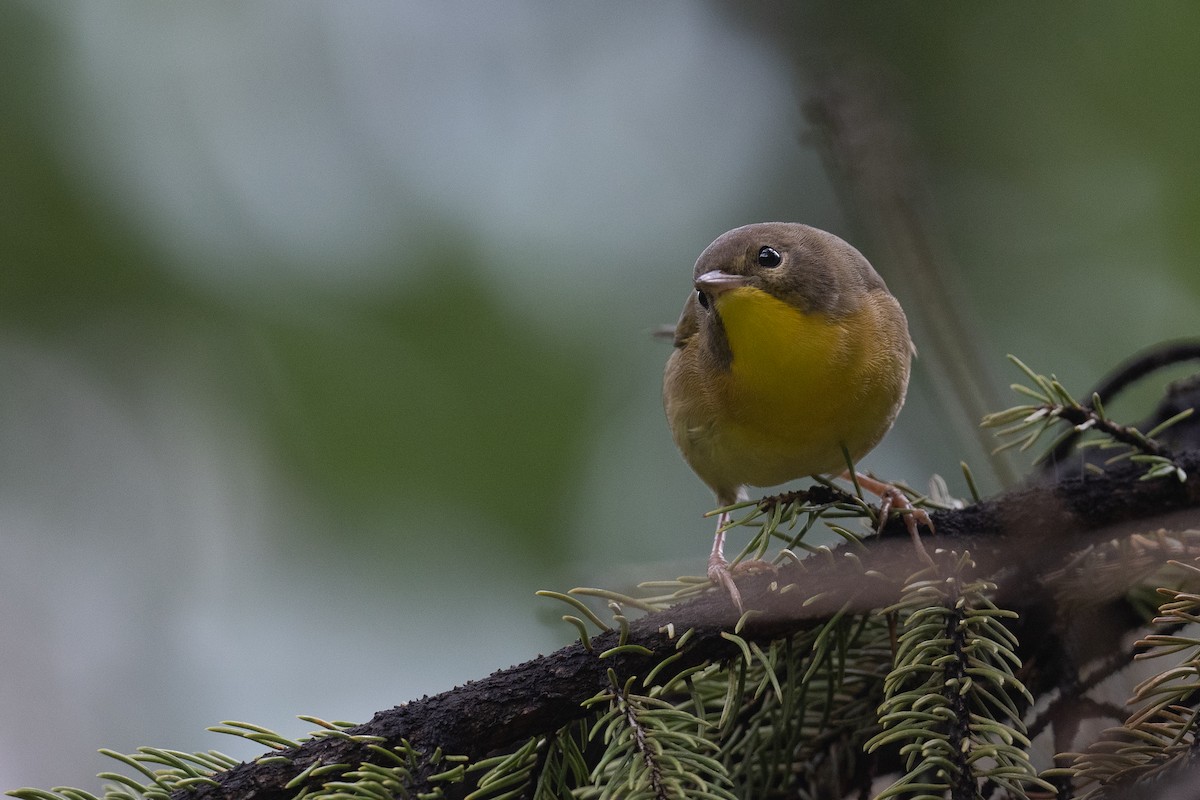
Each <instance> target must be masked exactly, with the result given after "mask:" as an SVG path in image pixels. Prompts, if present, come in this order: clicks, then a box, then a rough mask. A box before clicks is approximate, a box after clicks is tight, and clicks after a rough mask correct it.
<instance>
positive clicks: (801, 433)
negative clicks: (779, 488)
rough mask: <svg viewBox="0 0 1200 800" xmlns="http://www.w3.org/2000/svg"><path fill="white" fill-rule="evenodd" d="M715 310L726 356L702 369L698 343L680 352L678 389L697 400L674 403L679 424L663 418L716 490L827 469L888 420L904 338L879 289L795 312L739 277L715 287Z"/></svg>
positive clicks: (906, 356)
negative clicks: (842, 307) (848, 305)
mask: <svg viewBox="0 0 1200 800" xmlns="http://www.w3.org/2000/svg"><path fill="white" fill-rule="evenodd" d="M715 310H716V311H717V313H718V314H719V315H720V319H721V324H722V326H723V328H724V332H725V337H726V339H727V340H728V343H729V349H730V351H731V352H732V360H731V361H730V362H729V364H728V367H727V369H714V365H713V364H711V363H706V360H705V358H703V356H702V355H701V354H700V353H698V352H694V353H693V354H691V356H690V357H689V356H688V355H687V354H686V353H685V354H683V358H684V360H685V361H687V362H690V363H687V364H681V369H682V370H683V371H685V372H691V373H692V374H691V375H690V377H689V378H688V379H687V380H686V381H685V384H687V385H690V386H691V387H692V388H689V389H684V391H688V392H691V393H693V394H696V395H698V396H699V397H700V400H699V402H691V403H685V404H684V405H685V406H686V407H682V406H681V407H680V408H679V410H678V412H677V413H679V414H680V415H681V417H682V418H684V419H685V420H686V422H685V424H684V425H683V426H682V427H683V430H680V429H679V428H678V427H677V426H676V425H675V424H674V423H673V425H672V427H673V428H674V429H676V430H675V432H676V441H677V442H678V443H679V445H680V448H681V449H682V450H683V452H684V456H685V457H686V458H687V459H688V461H689V463H691V465H692V468H693V469H695V470H696V472H697V474H699V475H700V477H701V478H703V479H704V480H705V482H706V483H708V484H709V485H710V486H711V487H713V488H714V490H716V491H717V494H718V496H721V495H725V496H726V497H728V496H729V494H730V492H731V491H736V487H738V486H742V485H753V486H773V485H775V484H779V483H783V482H785V481H788V480H792V479H794V478H799V477H806V476H809V475H817V474H824V473H839V472H841V471H842V470H843V469H844V468H845V456H844V455H843V449H844V450H845V451H846V452H847V453H848V454H849V456H850V457H851V458H852V459H858V458H860V457H861V456H863V455H865V454H866V453H867V452H868V451H869V450H870V449H871V448H872V447H874V446H875V445H876V444H877V443H878V442H879V440H880V439H881V438H882V437H883V435H884V434H885V433H886V432H887V430H888V428H890V427H891V424H892V421H893V420H894V419H895V417H896V413H897V412H898V411H899V410H900V406H901V405H902V403H903V401H904V392H905V389H906V387H907V384H908V368H909V360H910V357H911V344H910V340H909V338H908V332H907V325H906V323H905V321H904V316H903V312H902V311H900V307H899V304H897V303H896V301H895V299H894V298H893V297H892V296H891V295H890V294H888V293H887V292H886V291H877V292H871V293H870V294H868V295H867V297H866V299H865V300H864V302H863V303H862V304H861V306H860V307H859V308H858V309H857V310H855V311H853V312H851V313H849V314H845V315H841V316H837V317H834V316H825V315H820V314H805V313H803V312H801V311H800V310H799V309H797V308H795V307H793V306H791V305H789V304H787V303H784V302H782V301H781V300H778V299H776V298H775V297H773V296H772V295H770V294H767V293H766V292H763V291H761V290H758V289H754V288H750V287H742V288H738V289H733V290H731V291H728V292H725V293H724V294H722V295H720V296H719V297H718V298H716V300H715ZM693 344H695V343H693ZM680 385H681V386H683V385H684V384H680ZM677 391H678V390H677ZM680 434H683V435H682V437H681V435H680Z"/></svg>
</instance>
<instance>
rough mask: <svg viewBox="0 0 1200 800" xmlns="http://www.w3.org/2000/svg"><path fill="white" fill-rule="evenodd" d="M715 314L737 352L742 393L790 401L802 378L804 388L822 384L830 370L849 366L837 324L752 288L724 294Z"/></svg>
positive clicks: (736, 377) (734, 372)
mask: <svg viewBox="0 0 1200 800" xmlns="http://www.w3.org/2000/svg"><path fill="white" fill-rule="evenodd" d="M716 308H717V313H719V314H720V315H721V324H722V325H723V326H724V328H725V337H726V339H727V340H728V341H729V347H730V350H732V352H733V363H732V365H731V369H732V376H733V380H734V383H735V384H737V386H738V391H739V393H741V392H746V393H750V394H754V395H761V396H763V397H765V398H771V397H779V396H780V395H789V394H793V393H795V392H796V391H797V389H798V388H799V387H798V386H797V376H801V377H803V378H804V379H805V380H804V381H803V383H810V384H811V383H819V378H820V377H821V376H822V375H824V374H825V373H827V372H830V371H831V365H838V366H839V367H840V368H843V369H844V368H845V367H846V366H847V364H846V359H847V357H849V356H850V353H849V352H848V350H850V349H851V348H848V347H847V344H848V343H847V341H846V337H845V336H844V335H843V334H844V330H843V325H842V324H841V323H840V322H838V321H834V320H831V319H830V318H828V317H826V316H824V315H820V314H805V313H804V312H803V311H801V310H800V309H798V308H796V307H794V306H791V305H789V304H787V303H785V302H783V301H782V300H779V299H777V298H775V297H773V296H772V295H770V294H767V293H766V292H764V291H762V290H761V289H755V288H752V287H749V286H743V287H740V288H737V289H733V290H731V291H728V292H726V293H724V294H722V295H721V296H720V297H718V298H717V299H716ZM825 393H826V392H822V394H825Z"/></svg>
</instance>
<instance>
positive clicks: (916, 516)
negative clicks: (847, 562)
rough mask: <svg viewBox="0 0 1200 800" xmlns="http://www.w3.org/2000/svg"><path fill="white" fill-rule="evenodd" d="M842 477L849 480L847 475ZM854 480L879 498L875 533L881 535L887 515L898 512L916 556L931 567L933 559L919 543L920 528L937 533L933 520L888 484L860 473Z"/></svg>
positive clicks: (922, 544) (923, 510) (902, 493)
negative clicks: (877, 523) (877, 522)
mask: <svg viewBox="0 0 1200 800" xmlns="http://www.w3.org/2000/svg"><path fill="white" fill-rule="evenodd" d="M842 477H844V478H846V479H847V480H849V473H847V474H846V475H843V476H842ZM855 478H856V479H857V480H858V485H859V486H861V487H863V488H864V489H866V490H867V491H868V492H870V493H872V494H874V495H877V496H878V497H879V528H878V530H876V533H883V526H884V525H886V524H887V521H888V515H889V514H891V513H892V511H898V512H900V514H901V516H903V517H904V527H905V528H907V529H908V535H909V536H910V537H911V538H912V541H913V546H914V547H915V548H916V550H917V556H918V557H920V559H921V560H922V561H924V562H925V563H926V564H929V565H930V566H932V565H933V558H932V557H931V556H930V555H929V551H927V550H926V549H925V545H924V543H922V542H921V528H920V526H921V525H924V526H925V527H926V528H929V532H930V533H937V530H936V529H935V528H934V527H933V520H932V519H931V518H930V517H929V514H928V513H927V512H926V511H925V509H923V508H917V507H916V506H914V505H913V504H912V501H910V500H909V499H908V496H907V495H906V494H904V492H902V491H900V490H899V489H897V488H896V487H895V486H892V485H891V484H890V483H884V482H883V481H879V480H876V479H875V478H872V477H870V476H867V475H863V474H861V473H856V474H855Z"/></svg>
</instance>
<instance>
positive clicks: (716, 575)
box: [708, 511, 744, 614]
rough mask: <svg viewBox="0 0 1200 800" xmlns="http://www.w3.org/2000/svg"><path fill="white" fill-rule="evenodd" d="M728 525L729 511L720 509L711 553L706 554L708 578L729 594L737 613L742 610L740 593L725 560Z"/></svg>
mask: <svg viewBox="0 0 1200 800" xmlns="http://www.w3.org/2000/svg"><path fill="white" fill-rule="evenodd" d="M728 526H729V512H728V511H722V512H721V514H720V515H719V516H718V517H717V532H716V534H715V535H714V536H713V548H712V553H710V554H709V556H708V579H709V580H710V581H712V582H713V583H715V584H716V585H717V586H720V587H721V588H722V589H724V590H725V593H726V594H728V595H729V599H730V600H732V601H733V604H734V605H735V606H737V610H738V613H739V614H741V613H742V612H743V610H744V609H743V608H742V595H741V593H740V592H738V588H737V584H736V583H734V582H733V573H732V572H731V571H730V569H729V562H728V561H726V560H725V528H727V527H728Z"/></svg>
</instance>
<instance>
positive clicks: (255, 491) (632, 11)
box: [0, 0, 1200, 789]
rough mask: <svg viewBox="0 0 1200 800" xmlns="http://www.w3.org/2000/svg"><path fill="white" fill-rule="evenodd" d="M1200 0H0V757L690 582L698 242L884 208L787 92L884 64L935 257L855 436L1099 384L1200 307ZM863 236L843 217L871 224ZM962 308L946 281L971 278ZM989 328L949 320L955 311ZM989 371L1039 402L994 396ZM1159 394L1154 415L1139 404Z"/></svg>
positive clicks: (271, 711)
mask: <svg viewBox="0 0 1200 800" xmlns="http://www.w3.org/2000/svg"><path fill="white" fill-rule="evenodd" d="M1198 30H1200V6H1194V5H1189V4H1151V5H1140V6H1138V7H1136V8H1135V7H1133V6H1131V5H1129V4H1125V3H1095V2H1088V3H1082V2H1079V3H1061V4H1055V5H1054V6H1052V7H1049V8H1047V7H1044V6H1043V4H1041V3H1037V2H1015V3H1005V4H1001V5H998V6H989V5H984V4H960V3H954V2H920V3H916V2H914V3H899V4H879V3H860V4H844V3H840V2H828V3H808V4H797V5H780V6H778V7H776V8H774V9H772V8H770V7H756V8H755V9H754V10H753V12H750V13H747V12H745V11H744V10H743V7H742V5H741V4H736V3H717V2H713V3H681V2H672V3H658V4H653V5H646V4H572V5H569V6H567V5H563V4H560V3H554V2H549V1H548V0H547V1H544V2H516V1H515V0H513V1H509V2H502V3H486V4H485V3H466V2H450V3H441V2H438V3H433V2H430V3H407V2H401V3H354V4H335V3H314V2H305V3H283V2H254V3H247V4H228V3H221V4H217V3H205V4H161V3H154V2H149V1H148V0H136V1H133V0H129V1H125V2H115V1H109V0H99V1H98V2H87V3H83V2H50V3H47V2H40V0H39V1H38V2H34V1H33V0H8V1H7V2H5V3H3V4H0V65H2V67H3V74H4V80H3V81H0V109H3V113H2V115H0V636H2V639H0V642H2V643H0V676H2V677H0V719H2V720H3V721H4V723H5V724H4V725H3V726H2V728H0V787H3V788H11V787H15V786H19V785H34V786H50V785H62V784H68V785H82V786H84V787H87V788H92V789H95V788H96V784H97V782H96V781H95V780H94V778H93V777H92V776H93V775H94V774H95V772H96V771H97V770H99V769H104V768H108V765H107V764H106V763H105V762H104V761H103V759H101V758H100V757H99V756H98V755H96V754H95V750H96V749H97V748H99V747H111V748H114V749H118V750H126V751H128V750H131V749H133V748H135V747H137V746H138V745H143V744H153V745H157V746H163V747H172V748H177V749H182V750H197V749H201V750H202V749H208V748H217V749H222V750H225V751H227V752H231V753H233V754H235V755H238V756H240V757H248V756H251V755H254V754H255V753H256V752H257V751H256V749H255V748H251V747H240V745H239V744H238V743H237V742H235V741H232V740H229V739H227V738H225V737H219V736H217V735H215V734H211V733H206V732H205V731H204V728H205V726H207V725H212V724H215V723H218V722H219V721H221V720H224V719H242V720H249V721H253V722H256V723H260V724H264V725H268V726H271V727H275V728H277V729H279V730H281V731H282V732H284V733H287V734H293V735H295V734H301V733H303V732H305V731H306V730H307V728H308V727H309V726H307V725H305V724H303V723H300V722H298V721H296V720H295V719H294V715H295V714H299V713H306V714H315V715H318V716H323V717H326V718H330V719H350V720H365V719H366V718H368V717H369V716H370V714H371V713H372V712H374V711H375V710H377V709H380V708H385V707H389V706H391V705H394V704H397V703H400V702H403V701H405V700H408V699H412V698H415V697H419V696H420V695H422V694H424V693H433V692H438V691H442V690H445V689H448V688H450V687H452V686H453V685H455V684H456V683H459V682H462V681H465V680H468V679H470V678H473V677H479V676H482V675H484V674H486V673H487V672H490V671H491V670H492V669H495V668H499V667H504V666H507V665H509V664H512V663H515V662H519V661H523V660H525V659H527V658H530V657H532V656H533V655H535V654H536V653H538V652H548V651H550V650H553V649H555V648H556V647H558V646H560V645H562V644H564V643H566V642H567V641H568V640H569V639H570V638H571V634H572V631H571V630H570V629H569V628H567V627H566V626H565V625H563V624H562V623H561V622H559V621H558V619H557V617H558V615H559V613H561V611H560V609H559V608H557V607H555V606H554V605H553V604H552V603H551V602H550V601H546V600H539V599H537V598H535V597H534V595H533V592H534V591H535V590H536V589H539V588H553V589H560V590H561V589H566V588H569V587H571V586H574V585H579V584H589V585H604V586H610V587H614V588H625V587H628V586H630V585H632V584H633V583H634V582H636V581H637V580H641V579H647V578H655V577H673V576H675V575H679V574H689V573H690V574H695V573H697V572H698V571H700V569H701V568H702V565H703V559H704V556H705V554H706V553H707V547H708V541H709V536H710V534H711V524H710V522H709V521H706V520H702V519H701V518H700V514H701V512H703V511H704V510H706V509H708V508H709V507H710V506H711V505H712V500H711V497H710V496H709V494H708V493H707V491H706V490H705V489H704V488H703V487H702V486H701V485H700V484H699V481H697V480H696V479H695V478H694V476H692V475H691V473H690V472H689V471H688V470H687V468H686V467H685V466H684V464H683V462H682V461H681V460H680V459H679V457H678V455H677V454H676V453H675V452H674V449H673V446H672V444H671V442H670V437H669V435H668V434H667V430H666V426H665V424H664V422H663V420H662V416H661V408H660V404H659V385H660V384H659V382H660V375H661V367H662V363H663V361H664V360H665V358H666V355H667V348H668V347H669V345H667V344H665V343H664V342H662V341H661V340H655V339H653V338H651V336H650V332H651V331H652V330H653V329H654V328H655V327H656V326H657V325H660V324H662V323H670V322H673V321H674V319H675V317H676V315H677V314H678V310H679V307H680V305H681V303H682V301H683V299H684V297H685V296H686V294H687V293H688V290H689V275H690V270H691V265H692V262H693V261H694V259H695V257H696V255H697V254H698V253H699V252H700V251H701V250H702V249H703V247H704V246H705V245H707V244H708V242H709V241H711V240H712V239H713V238H714V237H715V236H716V235H718V234H719V233H721V232H722V231H724V230H726V229H728V228H731V227H734V226H736V225H739V224H743V223H746V222H752V221H760V220H766V219H789V220H800V221H806V222H809V223H811V224H814V225H817V226H820V227H824V228H827V229H830V230H833V231H835V232H838V233H841V234H843V235H845V236H846V237H847V238H850V239H852V240H855V237H856V232H857V231H861V230H864V229H867V228H869V220H868V221H867V224H865V225H864V223H863V220H862V218H861V217H862V213H863V209H862V208H861V207H860V208H854V207H853V206H854V203H853V202H849V203H848V202H847V194H846V193H845V192H839V187H838V185H837V179H836V178H834V177H831V175H830V173H829V172H827V171H826V169H825V168H824V166H823V160H822V153H821V151H820V147H818V146H817V145H816V144H815V140H814V137H812V136H811V135H809V134H810V133H811V131H809V125H808V123H807V122H806V119H805V115H804V113H803V112H802V106H803V104H804V102H805V100H806V97H808V96H809V94H810V93H811V92H812V90H813V87H814V83H813V81H814V80H815V78H814V76H816V75H818V74H820V75H823V76H825V78H828V77H829V76H830V75H834V76H836V75H838V74H839V73H840V72H841V71H847V72H849V71H853V70H854V69H857V68H858V67H859V66H860V65H863V64H866V65H869V69H870V70H872V71H873V73H874V74H878V75H881V76H883V77H884V78H885V79H886V80H885V82H884V85H885V86H886V87H887V93H888V95H889V98H890V100H891V101H893V102H894V108H895V109H896V110H897V111H898V113H900V114H901V115H902V119H903V125H904V126H905V129H906V130H907V131H908V133H909V134H910V135H911V138H912V145H913V147H912V152H913V153H914V154H915V156H916V161H915V168H916V172H917V174H919V175H920V177H921V183H922V185H923V186H924V187H925V190H926V191H927V192H928V194H927V200H928V201H929V205H928V207H927V210H928V211H930V212H931V213H932V217H931V218H930V220H929V221H930V222H932V223H933V228H934V229H935V230H936V235H937V237H938V242H939V247H940V251H939V252H940V253H941V255H942V257H944V259H945V261H944V263H943V265H942V268H943V270H950V272H943V273H942V278H943V279H944V281H945V285H944V286H943V289H944V290H945V292H944V296H939V297H937V298H934V297H931V296H930V295H929V293H928V292H924V291H921V290H920V288H919V285H918V283H917V282H916V281H914V280H909V279H908V278H907V277H906V276H905V275H904V274H903V273H900V272H898V271H897V270H898V267H896V266H895V265H894V264H892V262H891V260H890V259H889V254H888V253H887V252H878V251H877V250H878V249H880V248H878V247H877V248H876V250H872V247H871V242H870V241H869V240H865V241H861V242H860V243H861V244H862V247H863V249H864V250H865V251H866V252H867V255H868V257H870V258H871V259H872V261H873V262H874V263H875V264H876V265H877V266H878V267H879V269H880V271H881V272H883V274H884V276H885V278H886V279H887V280H888V281H889V283H890V284H891V286H892V288H893V290H894V292H895V293H896V294H897V295H898V296H899V297H900V298H901V300H902V302H903V303H904V304H905V307H906V308H907V309H908V310H909V315H910V317H911V318H912V319H913V323H914V330H915V331H917V332H918V347H919V348H921V349H922V358H921V360H920V361H919V362H918V366H917V374H916V378H915V382H914V386H913V390H912V391H911V393H910V398H909V404H908V406H907V407H906V409H905V411H904V413H903V414H902V416H901V419H900V422H899V423H898V425H897V427H896V429H895V431H894V432H893V434H892V435H891V436H890V437H889V438H888V439H887V440H886V441H885V443H884V444H883V445H882V446H881V447H880V448H879V449H878V450H877V451H876V452H875V453H874V454H872V455H871V456H870V458H869V459H868V460H867V463H866V464H865V466H866V467H868V468H870V469H872V470H874V471H876V472H878V473H880V474H883V475H886V476H887V477H889V478H893V479H900V480H905V481H907V482H909V483H912V484H914V485H916V486H924V485H925V484H926V482H927V481H928V479H929V476H930V475H932V474H934V473H940V474H942V475H944V476H946V478H947V480H948V482H949V484H950V487H951V489H952V490H953V491H955V492H957V493H959V494H965V491H966V490H965V484H964V482H963V480H962V478H961V475H960V473H959V467H958V463H959V461H960V460H962V459H965V460H967V461H968V462H969V463H971V464H972V466H973V467H974V468H975V469H976V474H977V475H978V476H979V478H980V481H981V483H982V484H983V486H984V488H985V489H986V490H989V491H994V490H996V489H998V488H999V487H1000V485H1001V481H1000V478H999V477H998V476H997V474H996V473H994V472H993V471H992V470H991V468H990V467H989V466H988V461H987V456H986V454H985V448H984V447H983V446H982V445H981V444H980V443H979V441H978V440H977V439H976V438H975V437H974V436H973V435H972V434H971V433H970V432H969V430H967V431H966V432H964V428H963V426H962V425H954V424H950V422H949V421H948V420H949V419H950V417H951V416H953V414H954V413H955V412H954V409H956V408H961V407H962V403H960V402H959V400H960V398H958V397H957V396H956V389H955V386H954V385H953V383H948V382H947V381H946V380H945V378H944V377H939V376H945V375H947V374H954V373H955V372H957V371H962V370H969V371H973V372H974V373H975V374H976V375H977V376H982V378H981V380H982V382H983V383H982V385H986V386H993V387H997V386H998V387H1003V386H1004V385H1005V384H1007V383H1008V382H1009V380H1010V379H1012V378H1015V377H1016V375H1015V374H1014V373H1013V372H1012V371H1011V369H1010V368H1009V367H1008V366H1007V365H1006V363H1005V362H1004V355H1005V353H1008V352H1013V353H1017V354H1019V355H1021V356H1022V357H1023V358H1024V359H1025V360H1026V361H1028V362H1030V363H1031V364H1033V365H1034V366H1036V367H1039V368H1041V369H1044V370H1053V371H1055V372H1057V374H1058V375H1059V376H1060V377H1061V378H1062V379H1063V381H1064V382H1065V383H1066V384H1067V385H1068V386H1069V387H1071V388H1074V389H1077V390H1079V391H1084V390H1086V388H1087V387H1088V386H1090V385H1091V384H1092V383H1093V382H1094V381H1095V380H1096V379H1097V378H1099V377H1100V375H1101V374H1103V373H1104V372H1105V371H1106V370H1107V369H1109V368H1110V367H1111V366H1112V365H1113V364H1115V363H1116V362H1117V361H1118V360H1120V359H1122V358H1124V357H1125V356H1127V355H1129V354H1131V353H1132V352H1134V351H1135V350H1137V349H1139V348H1141V347H1144V346H1146V345H1150V344H1152V343H1154V342H1157V341H1159V340H1162V339H1167V338H1175V337H1180V336H1184V335H1189V334H1195V333H1196V330H1197V322H1198V321H1200V268H1198V266H1197V259H1196V253H1197V252H1198V250H1200V174H1198V173H1200V136H1197V134H1196V131H1197V130H1198V129H1200V99H1198V96H1197V93H1196V91H1195V87H1196V85H1197V82H1198V78H1200V49H1198V48H1196V47H1195V46H1194V41H1195V35H1196V31H1198ZM856 241H857V240H856ZM948 307H951V308H952V311H953V313H952V314H951V313H950V309H949V308H948ZM942 318H952V319H953V320H954V324H955V325H956V326H958V328H959V329H958V330H957V331H956V334H955V335H956V336H960V337H961V338H962V339H963V340H964V341H970V342H971V343H972V348H973V349H972V352H973V353H975V354H976V355H975V356H973V357H972V358H971V359H970V360H971V361H973V362H975V363H970V364H946V363H941V364H939V363H937V362H938V351H937V349H936V348H932V349H931V348H928V347H926V346H925V345H923V343H922V341H921V340H920V332H921V331H924V330H930V329H931V327H930V326H931V324H932V323H933V322H935V321H937V320H938V319H942ZM990 399H991V407H992V408H994V409H998V408H1001V407H1004V406H1006V405H1008V404H1011V402H1012V398H1011V397H1009V396H1008V395H1007V393H1006V391H1005V390H1003V388H1000V389H997V390H996V391H995V394H994V396H993V397H991V398H990ZM1140 413H1141V411H1140V410H1139V411H1138V412H1137V413H1136V415H1135V416H1140Z"/></svg>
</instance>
